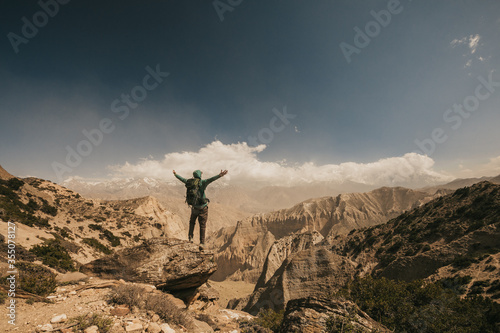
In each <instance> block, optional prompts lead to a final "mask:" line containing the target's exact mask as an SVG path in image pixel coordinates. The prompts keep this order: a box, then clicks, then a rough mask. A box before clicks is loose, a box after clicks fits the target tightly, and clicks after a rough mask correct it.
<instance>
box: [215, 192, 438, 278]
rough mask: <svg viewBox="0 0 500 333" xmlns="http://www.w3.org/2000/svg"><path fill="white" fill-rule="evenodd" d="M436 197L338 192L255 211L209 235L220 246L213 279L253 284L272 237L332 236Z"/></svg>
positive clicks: (390, 193) (423, 193)
mask: <svg viewBox="0 0 500 333" xmlns="http://www.w3.org/2000/svg"><path fill="white" fill-rule="evenodd" d="M435 196H438V195H429V194H428V193H425V192H420V191H414V190H410V189H405V188H401V187H396V188H387V187H384V188H380V189H377V190H374V191H371V192H368V193H353V194H340V195H338V196H337V197H325V198H319V199H310V200H307V201H304V202H302V203H300V204H298V205H295V206H293V207H292V208H289V209H283V210H279V211H276V212H271V213H267V214H260V215H256V216H253V217H251V218H248V219H246V220H243V221H241V222H238V224H237V225H236V226H235V227H231V228H224V229H221V230H220V231H218V232H217V233H216V234H215V235H214V236H213V237H212V240H211V242H212V244H213V247H214V248H217V249H219V252H218V253H217V263H218V264H219V270H218V271H217V273H216V274H214V276H213V279H215V280H223V279H225V278H228V277H230V276H231V275H232V274H235V273H236V274H235V276H233V277H232V278H236V279H244V280H247V281H252V282H256V281H257V277H258V276H259V275H260V272H261V270H262V268H263V265H264V261H265V258H266V256H267V254H268V252H269V249H270V248H271V246H272V244H273V243H274V241H276V240H279V239H281V238H283V237H285V236H287V235H290V234H293V233H301V232H305V231H317V232H319V233H320V234H321V235H322V236H323V237H325V238H327V239H331V238H332V237H334V236H335V235H339V234H347V233H348V232H349V231H350V230H353V229H355V228H361V227H368V226H374V225H377V224H380V223H384V222H386V221H388V220H389V219H391V218H393V217H396V216H398V215H399V214H401V213H403V212H404V211H407V210H410V209H412V208H414V207H418V206H419V205H421V204H423V203H425V202H427V201H430V200H431V199H432V198H434V197H435Z"/></svg>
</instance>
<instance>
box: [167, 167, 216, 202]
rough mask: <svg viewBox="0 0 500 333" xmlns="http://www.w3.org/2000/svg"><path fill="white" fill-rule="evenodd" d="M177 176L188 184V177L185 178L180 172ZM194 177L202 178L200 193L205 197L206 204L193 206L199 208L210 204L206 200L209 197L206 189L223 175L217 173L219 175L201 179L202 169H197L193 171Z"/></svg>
mask: <svg viewBox="0 0 500 333" xmlns="http://www.w3.org/2000/svg"><path fill="white" fill-rule="evenodd" d="M175 177H176V178H177V179H179V180H180V181H181V182H183V183H184V184H186V182H187V179H186V178H183V177H181V176H179V175H178V174H175ZM193 177H194V178H199V179H200V194H201V197H202V198H203V201H204V202H205V204H203V205H196V206H193V208H197V209H200V208H204V207H206V206H207V205H208V200H206V199H207V197H206V196H205V189H206V188H207V186H208V184H210V183H211V182H213V181H215V180H217V179H219V178H220V177H221V176H219V175H217V176H213V177H212V178H208V179H201V171H200V170H196V171H194V172H193Z"/></svg>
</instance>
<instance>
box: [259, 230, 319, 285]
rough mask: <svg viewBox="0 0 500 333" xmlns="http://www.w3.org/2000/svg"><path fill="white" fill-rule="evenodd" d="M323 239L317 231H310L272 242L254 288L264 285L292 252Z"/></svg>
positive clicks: (309, 246)
mask: <svg viewBox="0 0 500 333" xmlns="http://www.w3.org/2000/svg"><path fill="white" fill-rule="evenodd" d="M323 239H324V238H323V236H322V235H321V234H320V233H319V232H317V231H311V232H305V233H302V234H293V235H289V236H286V237H283V238H281V239H280V240H277V241H276V242H274V244H273V245H271V249H270V250H269V252H268V253H267V257H266V261H265V262H264V267H263V269H262V273H261V274H260V277H259V279H258V280H257V284H256V285H255V288H257V289H258V288H261V287H264V286H265V285H266V283H267V282H268V281H269V280H270V279H271V278H272V277H273V275H274V273H275V272H276V271H277V270H278V269H279V268H280V266H281V265H282V264H283V262H284V261H285V260H286V259H287V258H288V257H291V256H292V255H293V254H294V253H298V252H300V251H302V250H305V249H309V248H311V247H312V246H314V245H316V244H318V243H319V242H321V241H322V240H323Z"/></svg>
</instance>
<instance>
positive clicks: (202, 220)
mask: <svg viewBox="0 0 500 333" xmlns="http://www.w3.org/2000/svg"><path fill="white" fill-rule="evenodd" d="M173 172H174V175H175V177H176V178H177V179H179V180H180V181H181V182H183V183H184V184H186V187H187V186H188V185H187V184H188V182H189V181H190V180H189V179H186V178H183V177H181V176H179V175H178V174H177V173H176V172H175V170H173ZM202 174H203V173H202V172H201V171H200V170H195V171H194V172H193V178H194V179H195V180H196V179H199V181H197V182H196V186H198V193H197V194H198V198H197V199H196V202H195V203H193V204H191V217H190V219H189V233H188V237H189V241H190V242H192V241H193V233H194V226H195V224H196V219H198V223H199V224H200V250H204V248H205V230H206V225H207V219H208V203H209V202H210V200H208V199H207V197H206V196H205V189H206V188H207V186H208V185H209V184H210V183H211V182H213V181H215V180H217V179H219V178H221V177H224V176H225V175H226V174H227V170H221V171H220V173H219V174H218V175H216V176H213V177H211V178H208V179H201V175H202Z"/></svg>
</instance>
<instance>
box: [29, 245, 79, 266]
mask: <svg viewBox="0 0 500 333" xmlns="http://www.w3.org/2000/svg"><path fill="white" fill-rule="evenodd" d="M30 252H31V253H33V254H35V255H36V256H37V257H39V258H41V259H42V260H43V263H44V264H45V265H47V266H50V267H52V268H55V269H57V270H60V271H75V266H74V262H73V260H72V259H71V256H70V255H69V254H68V251H67V250H66V249H65V248H64V247H63V246H62V245H61V243H60V241H59V240H57V239H50V240H46V241H45V242H44V243H43V244H42V245H35V246H34V247H33V248H31V249H30Z"/></svg>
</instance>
